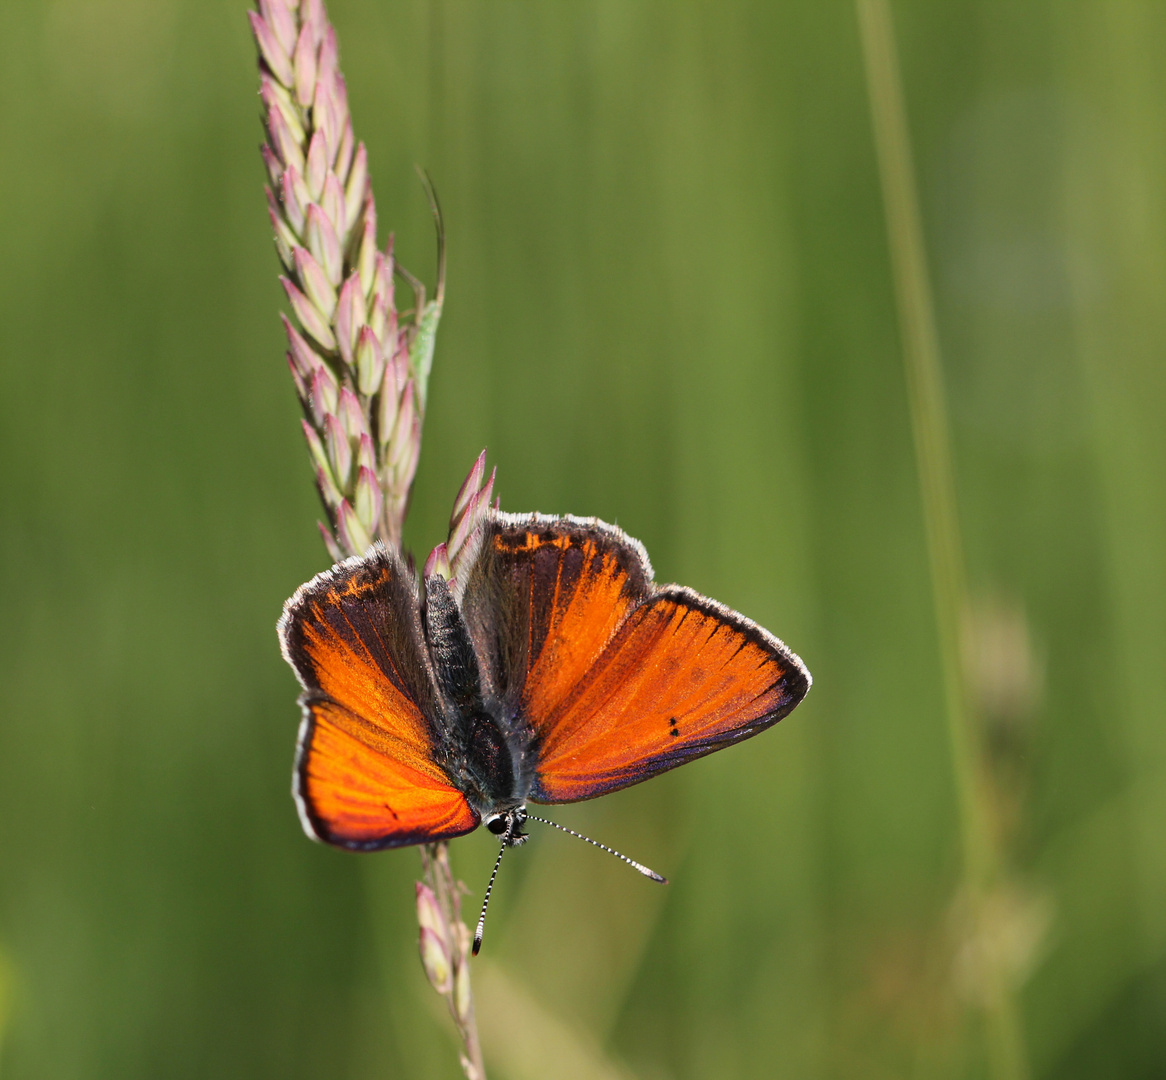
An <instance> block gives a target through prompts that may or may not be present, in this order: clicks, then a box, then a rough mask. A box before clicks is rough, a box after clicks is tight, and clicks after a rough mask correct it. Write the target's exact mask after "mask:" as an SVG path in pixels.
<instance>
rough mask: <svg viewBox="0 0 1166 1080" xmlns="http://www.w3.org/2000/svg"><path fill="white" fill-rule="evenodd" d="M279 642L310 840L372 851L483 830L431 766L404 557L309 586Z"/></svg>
mask: <svg viewBox="0 0 1166 1080" xmlns="http://www.w3.org/2000/svg"><path fill="white" fill-rule="evenodd" d="M279 634H280V640H281V643H282V646H283V653H284V656H285V657H286V659H287V661H288V663H289V664H291V665H292V667H293V668H294V669H295V672H296V675H297V677H298V678H299V680H300V683H301V685H302V686H303V687H304V693H303V694H302V695H301V697H300V703H301V705H302V706H303V713H304V717H303V722H302V723H301V725H300V735H299V742H298V744H297V749H296V766H295V772H294V780H293V788H292V790H293V794H294V795H295V798H296V805H297V807H298V808H299V811H300V820H301V821H302V822H303V825H304V829H305V830H306V831H307V832H308V834H309V835H310V836H312V837H314V838H316V839H318V840H324V841H327V842H328V843H330V844H336V845H337V846H339V847H346V848H351V849H355V850H360V851H373V850H376V849H378V848H386V847H398V846H400V845H403V844H417V843H425V842H429V841H432V840H441V839H446V838H448V837H452V836H460V835H461V834H462V833H466V832H470V831H471V830H472V829H474V828H476V827H477V825H478V824H479V821H480V818H479V816H478V814H477V813H475V811H474V810H473V809H472V808H471V807H470V805H469V803H468V802H467V801H466V798H465V796H464V795H463V794H462V793H461V792H460V791H458V790H457V789H456V788H455V787H454V786H453V785H452V784H451V783H450V782H449V779H448V777H447V776H446V775H445V773H444V772H443V771H442V769H441V767H440V766H439V765H438V764H437V762H436V760H435V754H436V752H437V751H436V748H437V738H436V733H435V732H434V730H433V727H432V725H431V723H430V721H429V720H428V719H427V716H428V717H434V716H436V715H437V711H436V710H437V706H436V695H435V691H434V689H433V680H432V676H431V675H430V673H429V670H428V666H427V660H426V655H425V647H424V645H423V644H422V637H421V626H420V619H419V614H418V598H417V592H416V585H415V583H414V578H413V575H412V574H411V573H410V572H409V571H408V570H407V569H406V568H405V566H404V565H403V564H402V563H401V561H400V559H399V558H398V557H397V556H395V555H392V554H390V553H389V552H388V551H387V550H384V549H380V550H379V551H377V552H374V553H373V554H372V555H370V556H366V557H365V558H363V559H349V560H347V561H346V562H344V563H341V564H340V565H339V566H336V567H334V568H333V569H331V570H328V571H326V572H324V573H323V574H320V575H318V576H317V577H315V578H313V579H312V580H311V581H310V582H308V584H306V585H304V586H303V587H302V588H301V589H299V590H298V591H297V592H296V594H295V596H293V597H292V598H291V599H290V600H289V601H288V602H287V604H286V605H285V607H284V613H283V617H282V618H281V619H280V622H279Z"/></svg>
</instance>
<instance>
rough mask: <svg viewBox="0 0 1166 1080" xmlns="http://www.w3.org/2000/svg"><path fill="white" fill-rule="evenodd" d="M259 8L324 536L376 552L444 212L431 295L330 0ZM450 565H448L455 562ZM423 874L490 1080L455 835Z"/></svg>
mask: <svg viewBox="0 0 1166 1080" xmlns="http://www.w3.org/2000/svg"><path fill="white" fill-rule="evenodd" d="M256 6H257V10H256V11H253V12H251V13H250V19H251V30H252V34H253V35H254V37H255V43H256V46H257V47H258V51H259V71H260V97H261V99H262V102H263V124H264V132H265V135H266V142H265V144H264V146H263V147H262V154H263V162H264V165H265V167H266V170H267V175H268V180H269V186H268V187H267V205H268V214H269V216H270V218H271V224H272V228H273V230H274V233H275V246H276V251H277V253H278V254H279V258H280V262H281V263H282V265H283V269H284V274H285V276H284V277H282V278H281V279H280V280H281V283H282V284H283V287H284V291H285V292H286V294H287V298H288V303H289V306H290V307H291V311H292V318H291V319H288V318H286V317H285V318H284V320H283V323H284V330H285V332H286V334H287V340H288V354H287V359H288V366H289V367H290V369H291V374H292V379H293V381H294V382H295V387H296V393H297V394H298V396H299V399H300V403H301V405H302V406H303V411H304V420H303V429H304V437H305V438H306V440H307V443H308V450H309V453H310V456H311V461H312V467H313V470H314V472H315V477H316V487H317V489H318V491H319V493H320V499H321V502H322V503H323V507H324V512H325V518H326V520H325V521H321V522H320V523H319V527H320V533H321V535H322V537H323V539H324V543H325V545H326V546H327V548H328V552H329V554H330V555H331V556H332V558H333V560H335V561H339V560H340V559H342V558H345V557H347V556H352V555H360V554H363V553H364V551H365V550H366V549H367V548H368V547H369V545H370V544H371V543H373V542H374V541H376V540H382V541H383V542H384V543H386V544H388V545H390V546H392V547H395V548H400V545H401V535H402V531H403V529H404V525H405V517H406V515H407V513H408V510H409V499H410V495H411V492H412V486H413V479H414V476H415V475H416V471H417V460H418V457H419V454H420V450H421V427H422V423H423V421H424V418H425V404H426V397H427V386H428V382H429V371H430V368H431V366H432V363H433V351H434V343H435V339H436V334H437V325H438V322H439V321H440V319H441V312H442V306H443V303H444V294H445V258H444V236H443V232H442V226H441V214H440V211H439V209H438V206H437V200H436V197H435V196H434V194H433V188H432V185H431V184H430V183H429V181H428V178H427V177H424V176H423V178H422V179H423V183H424V184H425V190H426V194H427V195H428V196H429V200H430V205H431V207H432V209H433V212H434V218H435V220H436V222H437V232H438V280H437V289H436V291H435V295H434V298H433V299H432V300H427V299H426V295H425V289H424V287H423V286H422V285H421V283H420V282H419V281H418V279H417V278H415V277H413V275H412V274H409V273H408V272H407V271H405V270H404V269H403V268H401V267H400V266H398V265H397V263H396V260H395V258H394V256H393V243H392V238H391V237H390V239H389V242H388V244H387V245H386V247H385V248H384V250H379V249H378V247H377V215H376V203H375V201H374V199H373V193H372V184H371V182H370V180H369V175H368V155H367V153H366V151H365V148H364V144H363V143H360V144H358V143H356V141H355V137H354V134H353V128H352V119H351V116H350V115H349V110H348V90H347V86H346V84H345V81H344V76H343V75H342V74H341V72H340V67H339V52H338V48H337V40H336V32H335V30H334V29H333V27H332V26H331V24H330V23H329V21H328V17H327V13H326V12H325V10H324V5H323V2H322V0H257V5H256ZM395 276H400V277H402V278H403V279H404V280H405V282H406V283H407V284H408V285H409V286H410V288H411V289H412V291H413V295H414V307H413V313H412V315H411V316H409V315H407V314H406V313H403V312H398V311H397V307H396V303H395V296H394V277H395ZM484 469H485V458H484V456H483V457H482V458H480V459H479V461H478V464H477V465H475V468H474V470H473V471H471V474H470V479H469V480H467V482H466V486H463V489H462V492H460V493H459V496H458V500H457V502H456V503H455V518H457V520H458V522H459V523H460V524H461V526H462V527H461V531H460V532H459V533H458V535H457V537H456V538H455V536H454V534H453V533H454V531H453V525H452V524H451V537H450V542H449V544H448V545H442V550H445V549H446V548H447V547H448V548H450V550H451V551H453V553H454V558H453V562H454V563H455V565H457V556H456V551H457V550H461V549H462V548H463V547H464V545H465V544H466V543H467V542H470V541H472V539H473V538H474V537H475V536H477V535H478V533H479V531H480V530H478V529H477V525H478V523H479V521H480V518H481V515H482V514H483V513H484V512H485V508H486V506H487V505H488V503H489V490H485V493H484V494H483V490H482V484H481V480H482V476H483V473H484ZM475 478H476V479H475ZM492 486H493V478H491V481H490V483H489V485H487V488H488V489H492ZM471 488H472V490H469V489H471ZM467 503H468V505H467ZM459 507H460V516H459ZM455 539H456V543H455ZM455 549H456V550H455ZM467 550H468V549H467ZM461 558H462V559H463V560H464V559H465V558H466V556H465V555H464V554H463V555H462V556H461ZM442 566H443V568H444V569H445V570H446V571H447V573H446V576H449V571H450V565H449V563H443V564H442ZM427 571H428V564H427ZM422 871H423V878H424V880H423V882H422V883H421V884H419V885H418V905H417V911H418V929H419V938H420V950H421V960H422V965H423V966H424V968H425V971H426V974H427V975H428V977H429V980H430V982H431V983H432V985H433V986H434V988H435V989H436V990H438V992H439V993H441V994H442V996H443V997H445V999H446V1001H447V1003H448V1005H449V1009H450V1013H451V1015H452V1016H453V1018H454V1022H455V1024H456V1026H457V1030H458V1034H459V1036H460V1038H461V1042H462V1054H461V1063H462V1069H463V1071H464V1072H465V1075H466V1077H467V1080H485V1077H486V1070H485V1067H484V1065H483V1063H482V1051H481V1045H480V1042H479V1039H478V1032H477V1026H476V1021H475V1019H474V1000H473V993H472V989H471V984H470V971H469V958H470V933H469V930H468V929H467V928H466V927H465V925H464V924H463V923H462V921H461V908H460V899H459V897H460V893H459V889H460V886H459V885H458V883H457V882H456V881H455V880H454V877H453V873H452V871H451V870H450V866H449V855H448V851H447V848H446V845H445V844H444V843H438V844H431V845H427V846H426V847H425V848H423V849H422Z"/></svg>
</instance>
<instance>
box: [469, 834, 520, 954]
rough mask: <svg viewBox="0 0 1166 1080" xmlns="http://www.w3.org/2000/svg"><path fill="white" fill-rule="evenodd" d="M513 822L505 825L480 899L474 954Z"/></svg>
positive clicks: (479, 942) (482, 932)
mask: <svg viewBox="0 0 1166 1080" xmlns="http://www.w3.org/2000/svg"><path fill="white" fill-rule="evenodd" d="M513 828H514V825H513V822H511V824H510V825H509V826H508V827H507V829H506V835H505V836H504V837H502V847H501V848H499V850H498V858H496V859H495V860H494V871H493V873H491V874H490V881H489V883H488V884H487V885H486V898H485V899H484V900H483V901H482V914H481V915H479V916H478V928H477V930H475V931H474V955H475V956H477V955H478V950H479V949H480V948H481V947H482V934H484V933H485V932H486V907H487V905H488V904H489V903H490V890H491V889H493V888H494V879H495V878H496V877H497V876H498V867H499V866H501V865H502V856H503V855H505V854H506V845H507V842H508V841H509V840H510V833H511V831H512V830H513Z"/></svg>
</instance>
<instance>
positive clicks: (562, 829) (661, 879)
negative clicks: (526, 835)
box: [482, 814, 668, 918]
mask: <svg viewBox="0 0 1166 1080" xmlns="http://www.w3.org/2000/svg"><path fill="white" fill-rule="evenodd" d="M526 820H527V821H541V822H542V823H543V824H544V825H550V826H552V827H553V828H556V829H558V830H559V831H560V832H565V833H569V834H570V835H571V836H576V837H578V838H579V839H580V840H586V841H587V843H589V844H594V845H595V846H596V847H597V848H601V849H602V850H604V851H606V852H607V853H608V854H609V855H614V856H615V857H616V858H617V859H623V861H624V862H626V863H627V864H628V866H630V867H631V868H632V869H633V870H638V871H639V872H640V873H641V874H643V875H644V877H648V878H651V879H652V880H653V881H659V882H660V883H661V884H662V885H667V884H668V879H667V878H666V877H661V876H660V875H659V874H657V873H656V871H655V870H649V869H648V868H647V867H646V866H645V865H644V864H643V863H638V862H636V860H635V859H629V858H628V857H627V856H626V855H621V854H620V853H619V852H618V851H616V850H615V848H609V847H608V846H607V845H606V844H601V843H600V842H599V841H598V840H592V839H591V837H590V836H584V835H583V834H582V833H579V832H576V831H575V830H574V829H568V828H567V826H566V825H560V824H559V823H558V822H557V821H551V820H549V819H548V818H544V817H535V816H534V815H533V814H527V815H526ZM498 858H499V859H501V858H502V856H501V855H499V856H498ZM495 870H497V867H495ZM493 880H494V879H493V878H491V879H490V881H491V883H493ZM489 898H490V890H489V889H487V890H486V899H489ZM485 911H486V909H485V908H484V907H483V909H482V917H483V918H485Z"/></svg>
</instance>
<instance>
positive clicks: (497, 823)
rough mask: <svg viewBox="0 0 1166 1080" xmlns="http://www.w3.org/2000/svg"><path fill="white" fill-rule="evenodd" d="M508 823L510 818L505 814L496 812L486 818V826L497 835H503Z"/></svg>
mask: <svg viewBox="0 0 1166 1080" xmlns="http://www.w3.org/2000/svg"><path fill="white" fill-rule="evenodd" d="M508 825H509V820H508V819H507V817H506V815H505V814H495V815H494V816H493V817H489V818H486V828H487V829H489V830H490V832H492V833H493V834H494V835H495V836H501V835H502V834H503V833H504V832H505V831H506V828H507V826H508Z"/></svg>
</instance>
